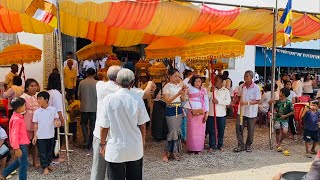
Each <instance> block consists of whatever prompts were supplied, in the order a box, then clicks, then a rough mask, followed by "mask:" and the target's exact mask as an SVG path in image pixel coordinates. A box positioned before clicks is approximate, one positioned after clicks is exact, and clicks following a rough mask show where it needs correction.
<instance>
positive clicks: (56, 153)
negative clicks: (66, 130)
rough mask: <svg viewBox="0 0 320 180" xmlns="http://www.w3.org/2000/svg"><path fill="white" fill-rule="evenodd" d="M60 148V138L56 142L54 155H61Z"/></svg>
mask: <svg viewBox="0 0 320 180" xmlns="http://www.w3.org/2000/svg"><path fill="white" fill-rule="evenodd" d="M59 150H60V147H59V142H58V140H56V143H55V146H54V155H56V156H58V155H59Z"/></svg>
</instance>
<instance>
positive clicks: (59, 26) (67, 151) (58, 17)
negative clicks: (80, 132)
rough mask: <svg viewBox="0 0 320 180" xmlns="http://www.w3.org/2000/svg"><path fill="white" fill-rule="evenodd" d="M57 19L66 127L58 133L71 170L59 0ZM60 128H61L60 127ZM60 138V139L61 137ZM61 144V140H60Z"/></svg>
mask: <svg viewBox="0 0 320 180" xmlns="http://www.w3.org/2000/svg"><path fill="white" fill-rule="evenodd" d="M57 20H58V28H57V31H58V35H57V38H58V39H57V43H58V51H59V60H60V62H59V63H60V78H61V93H62V107H63V113H62V114H63V116H64V117H63V118H64V128H65V130H64V131H65V132H64V133H58V134H59V136H58V137H60V135H64V136H65V142H66V149H65V150H60V152H62V151H65V152H66V157H67V171H69V167H70V156H69V152H70V150H69V138H68V136H69V135H71V134H69V133H68V128H67V127H68V124H67V112H66V107H65V106H66V103H65V99H66V92H65V87H64V73H63V69H64V68H63V52H62V37H61V22H60V9H59V0H57ZM58 129H59V128H58ZM58 132H59V131H58ZM59 140H60V139H59ZM59 145H60V141H59Z"/></svg>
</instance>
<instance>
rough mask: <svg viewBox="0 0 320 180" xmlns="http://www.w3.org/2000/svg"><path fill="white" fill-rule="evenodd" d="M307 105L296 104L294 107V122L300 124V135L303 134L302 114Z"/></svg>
mask: <svg viewBox="0 0 320 180" xmlns="http://www.w3.org/2000/svg"><path fill="white" fill-rule="evenodd" d="M305 105H306V103H295V104H294V105H293V109H294V120H295V121H296V122H298V125H299V128H298V134H299V135H301V134H302V117H301V112H302V111H303V108H304V107H305Z"/></svg>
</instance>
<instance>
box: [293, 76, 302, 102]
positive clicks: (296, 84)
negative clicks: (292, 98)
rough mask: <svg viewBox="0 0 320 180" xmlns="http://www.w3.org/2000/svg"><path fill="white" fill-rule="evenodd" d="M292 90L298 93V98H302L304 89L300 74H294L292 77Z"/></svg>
mask: <svg viewBox="0 0 320 180" xmlns="http://www.w3.org/2000/svg"><path fill="white" fill-rule="evenodd" d="M292 81H293V82H292V89H293V91H294V92H295V93H296V95H297V97H301V96H302V92H303V91H302V88H303V83H302V81H301V75H300V74H293V75H292Z"/></svg>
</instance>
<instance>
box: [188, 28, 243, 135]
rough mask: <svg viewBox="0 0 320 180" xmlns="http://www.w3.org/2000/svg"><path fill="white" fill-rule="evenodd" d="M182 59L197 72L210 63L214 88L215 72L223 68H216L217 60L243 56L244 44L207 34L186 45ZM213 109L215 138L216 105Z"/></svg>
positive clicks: (223, 36)
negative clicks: (196, 69)
mask: <svg viewBox="0 0 320 180" xmlns="http://www.w3.org/2000/svg"><path fill="white" fill-rule="evenodd" d="M182 50H183V55H182V59H183V61H185V62H186V63H187V64H188V65H189V66H193V67H197V68H198V69H199V71H201V68H200V67H201V66H202V68H206V67H207V65H208V62H210V63H211V69H212V71H211V73H212V74H211V83H212V86H214V78H215V70H216V69H221V68H224V67H223V64H222V66H221V67H218V66H217V65H218V64H217V62H218V61H217V60H216V59H219V58H237V57H240V56H243V55H244V51H245V43H244V42H242V41H240V40H238V39H235V38H232V37H229V36H225V35H220V34H208V35H204V36H201V37H199V38H195V39H193V40H191V41H190V42H189V43H188V44H186V45H185V46H184V47H183V48H182ZM212 98H215V93H214V91H212ZM213 108H214V124H215V132H216V134H215V135H216V138H217V136H218V134H217V117H216V104H213Z"/></svg>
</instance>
